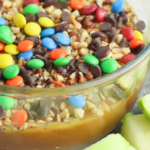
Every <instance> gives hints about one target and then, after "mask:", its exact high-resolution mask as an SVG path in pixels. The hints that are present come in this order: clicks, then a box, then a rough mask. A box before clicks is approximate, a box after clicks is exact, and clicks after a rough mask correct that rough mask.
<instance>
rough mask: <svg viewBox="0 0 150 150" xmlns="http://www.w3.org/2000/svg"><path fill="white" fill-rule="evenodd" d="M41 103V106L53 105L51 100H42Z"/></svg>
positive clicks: (49, 106)
mask: <svg viewBox="0 0 150 150" xmlns="http://www.w3.org/2000/svg"><path fill="white" fill-rule="evenodd" d="M39 105H40V107H48V108H49V109H50V108H51V107H52V101H51V100H40V101H39Z"/></svg>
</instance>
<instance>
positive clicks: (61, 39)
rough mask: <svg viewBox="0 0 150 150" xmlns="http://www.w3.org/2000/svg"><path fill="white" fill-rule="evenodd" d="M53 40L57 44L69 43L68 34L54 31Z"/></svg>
mask: <svg viewBox="0 0 150 150" xmlns="http://www.w3.org/2000/svg"><path fill="white" fill-rule="evenodd" d="M55 40H56V41H57V42H58V43H59V44H61V45H64V46H67V45H69V44H70V43H71V40H70V38H69V36H68V35H66V34H65V33H56V34H55Z"/></svg>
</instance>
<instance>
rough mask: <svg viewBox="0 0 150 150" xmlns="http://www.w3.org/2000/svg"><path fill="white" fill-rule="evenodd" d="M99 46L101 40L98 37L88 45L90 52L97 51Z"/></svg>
mask: <svg viewBox="0 0 150 150" xmlns="http://www.w3.org/2000/svg"><path fill="white" fill-rule="evenodd" d="M100 46H101V38H100V37H97V38H95V39H93V40H92V41H91V43H90V47H91V49H92V50H94V51H95V50H96V49H98V48H99V47H100Z"/></svg>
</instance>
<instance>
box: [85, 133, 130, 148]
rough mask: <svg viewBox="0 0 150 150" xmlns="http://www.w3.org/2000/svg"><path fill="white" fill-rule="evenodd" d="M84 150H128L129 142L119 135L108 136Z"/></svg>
mask: <svg viewBox="0 0 150 150" xmlns="http://www.w3.org/2000/svg"><path fill="white" fill-rule="evenodd" d="M84 150H129V142H127V141H126V140H125V139H124V138H123V137H122V136H121V135H120V134H110V135H108V136H107V137H105V138H103V139H102V140H100V141H99V142H97V143H95V144H93V145H92V146H90V147H88V148H86V149H84ZM131 150H132V149H131Z"/></svg>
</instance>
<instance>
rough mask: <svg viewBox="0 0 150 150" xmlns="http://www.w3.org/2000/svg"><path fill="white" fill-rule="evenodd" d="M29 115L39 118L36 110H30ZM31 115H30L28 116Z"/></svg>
mask: <svg viewBox="0 0 150 150" xmlns="http://www.w3.org/2000/svg"><path fill="white" fill-rule="evenodd" d="M29 115H30V117H32V118H33V119H34V120H35V119H38V114H37V113H36V112H35V111H33V110H30V111H29ZM28 117H29V116H28Z"/></svg>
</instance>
